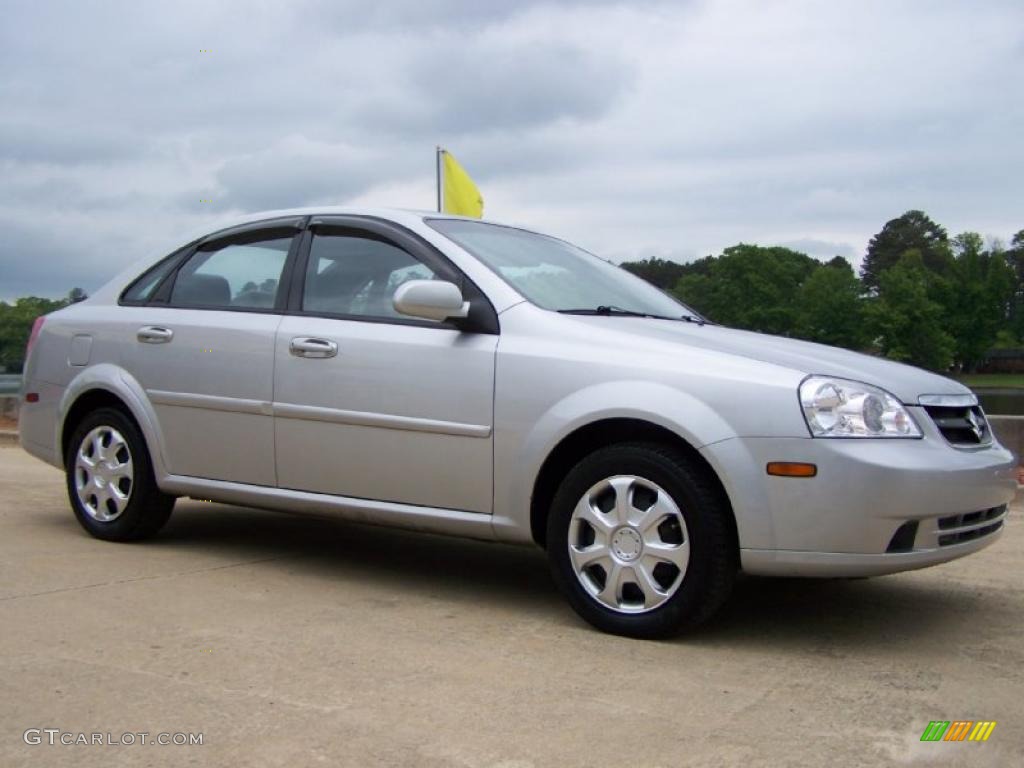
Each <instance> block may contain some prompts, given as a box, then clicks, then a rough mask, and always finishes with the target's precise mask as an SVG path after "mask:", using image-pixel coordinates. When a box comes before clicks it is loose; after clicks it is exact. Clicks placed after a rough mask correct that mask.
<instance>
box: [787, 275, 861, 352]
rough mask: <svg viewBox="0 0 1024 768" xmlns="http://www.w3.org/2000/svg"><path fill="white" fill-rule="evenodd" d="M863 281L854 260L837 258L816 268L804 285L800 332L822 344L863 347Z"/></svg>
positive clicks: (798, 330) (797, 331) (801, 295)
mask: <svg viewBox="0 0 1024 768" xmlns="http://www.w3.org/2000/svg"><path fill="white" fill-rule="evenodd" d="M861 291H862V288H861V284H860V281H859V280H857V276H856V275H855V274H854V273H853V267H851V266H850V263H849V262H848V261H846V259H843V258H841V257H838V256H837V257H836V258H835V259H833V260H832V261H830V262H828V263H827V264H823V265H822V266H820V267H817V268H815V270H814V271H813V272H812V273H811V275H810V277H808V278H807V280H806V281H804V284H803V285H802V286H800V292H799V295H798V301H797V304H798V307H799V311H798V314H797V326H796V335H798V336H800V337H801V338H804V339H809V340H810V341H818V342H821V343H822V344H832V345H833V346H837V347H847V348H848V349H860V348H862V347H864V346H865V345H866V343H867V338H866V335H865V332H864V306H863V305H864V302H863V300H862V299H861Z"/></svg>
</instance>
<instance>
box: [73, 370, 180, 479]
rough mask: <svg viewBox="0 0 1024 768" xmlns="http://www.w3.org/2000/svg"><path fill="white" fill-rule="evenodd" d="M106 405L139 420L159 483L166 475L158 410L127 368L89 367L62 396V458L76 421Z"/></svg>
mask: <svg viewBox="0 0 1024 768" xmlns="http://www.w3.org/2000/svg"><path fill="white" fill-rule="evenodd" d="M104 406H107V407H114V408H118V409H120V410H122V411H124V412H125V414H126V415H127V416H128V417H129V418H130V419H131V420H132V421H133V422H134V423H135V426H137V427H138V428H139V431H140V432H141V433H142V437H143V440H145V443H146V449H147V450H148V451H149V457H150V462H151V463H152V465H153V472H154V475H155V476H156V479H157V482H158V483H159V482H160V480H161V478H163V477H164V476H166V474H167V471H166V464H165V460H164V456H165V454H164V450H163V442H162V440H161V439H160V433H159V431H158V430H157V428H156V424H157V422H156V414H155V413H154V412H153V407H152V405H151V404H150V403H149V400H148V398H147V397H146V395H145V391H144V390H143V389H142V386H141V385H140V384H139V383H138V382H137V381H136V380H135V379H134V378H133V377H132V376H131V375H130V374H128V373H127V372H126V371H124V370H123V369H121V368H118V367H117V366H114V365H110V364H106V363H105V364H101V365H97V366H93V367H91V368H87V369H86V370H84V371H83V372H82V373H80V374H79V375H78V376H77V377H76V378H75V379H73V380H72V381H71V383H70V384H69V385H68V387H67V389H66V390H65V392H64V395H63V397H62V398H61V401H60V405H59V407H58V418H57V424H56V431H57V434H56V435H55V436H54V437H55V440H54V443H55V445H56V446H57V448H58V449H59V450H60V457H61V462H62V463H63V461H64V457H65V456H66V454H67V445H68V440H70V438H71V434H72V432H74V429H75V425H76V424H77V423H78V422H79V421H80V420H81V418H82V417H83V416H84V415H85V414H86V413H88V412H90V411H92V410H95V409H96V408H102V407H104Z"/></svg>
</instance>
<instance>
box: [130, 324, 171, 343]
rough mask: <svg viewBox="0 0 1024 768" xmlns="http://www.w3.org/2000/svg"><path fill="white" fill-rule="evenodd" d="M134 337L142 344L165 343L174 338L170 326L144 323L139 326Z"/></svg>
mask: <svg viewBox="0 0 1024 768" xmlns="http://www.w3.org/2000/svg"><path fill="white" fill-rule="evenodd" d="M135 338H137V339H138V340H139V341H141V342H142V343H143V344H166V343H167V342H168V341H170V340H171V339H173V338H174V331H172V330H171V329H170V328H163V327H161V326H159V325H146V326H143V327H142V328H139V332H138V333H136V334H135Z"/></svg>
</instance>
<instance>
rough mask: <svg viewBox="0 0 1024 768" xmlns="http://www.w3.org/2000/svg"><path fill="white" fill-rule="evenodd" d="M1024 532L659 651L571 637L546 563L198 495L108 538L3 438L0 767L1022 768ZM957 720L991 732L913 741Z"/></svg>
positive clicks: (795, 593) (755, 591)
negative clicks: (78, 518)
mask: <svg viewBox="0 0 1024 768" xmlns="http://www.w3.org/2000/svg"><path fill="white" fill-rule="evenodd" d="M1021 517H1022V515H1021V510H1020V508H1019V507H1015V508H1014V510H1013V512H1012V514H1011V515H1010V520H1009V525H1008V530H1007V532H1006V534H1005V535H1004V536H1003V538H1002V540H1001V541H999V542H998V543H997V544H995V545H994V546H992V547H990V548H989V549H987V550H985V551H984V552H982V553H980V554H978V555H976V556H974V557H971V558H967V559H965V560H961V561H959V562H956V563H952V564H949V565H946V566H940V567H938V568H934V569H930V570H925V571H919V572H915V573H909V574H903V575H899V576H891V577H884V578H878V579H871V580H865V581H823V582H813V581H806V582H802V581H795V580H794V581H773V580H760V579H746V580H743V581H742V582H741V583H740V584H739V585H738V586H737V589H736V593H735V595H734V597H733V600H732V601H731V602H730V603H729V605H728V606H727V607H726V610H725V611H724V613H723V614H722V615H721V616H720V617H718V619H717V620H715V621H714V622H713V623H712V624H711V625H710V626H708V627H707V628H706V629H704V630H702V631H700V632H698V633H695V634H692V635H690V636H687V637H682V638H678V639H676V640H673V641H671V642H640V641H635V640H626V639H622V638H616V637H610V636H607V635H602V634H599V633H597V632H596V631H593V630H591V629H590V628H588V627H587V626H585V625H583V624H582V623H581V622H580V621H579V620H577V619H576V617H575V616H574V615H573V614H572V612H571V611H570V610H569V608H568V607H567V606H566V605H565V604H564V602H563V601H562V599H561V598H560V597H559V596H558V594H557V593H556V592H555V590H554V588H553V586H552V583H551V581H550V579H549V577H548V574H547V570H546V566H545V561H544V557H543V555H542V553H541V552H539V551H534V550H530V549H516V548H509V547H503V546H499V545H492V544H485V543H478V542H469V541H460V540H455V539H445V538H440V537H434V536H427V535H416V534H411V533H404V532H398V531H389V530H385V529H375V528H370V527H362V526H356V525H349V524H342V523H337V522H334V521H326V520H320V519H310V518H303V517H297V516H290V515H284V514H276V513H269V512H262V511H257V510H251V509H240V508H232V507H227V506H222V505H218V504H210V503H201V502H195V501H189V500H182V501H179V503H178V506H177V508H176V510H175V513H174V515H173V516H172V518H171V522H170V523H169V524H168V527H167V528H166V529H165V531H164V533H163V534H162V535H161V536H160V537H159V538H157V539H155V540H154V541H151V542H147V543H143V544H132V545H125V544H110V543H105V542H101V541H97V540H95V539H92V538H90V537H88V536H87V535H86V534H85V533H84V531H83V530H82V529H81V528H80V527H79V526H78V524H77V523H76V522H75V521H74V519H73V517H72V514H71V512H70V510H69V508H68V506H67V502H66V499H65V497H64V488H63V482H62V477H61V475H60V474H59V473H58V472H57V471H56V470H54V469H51V468H49V467H47V466H45V465H43V464H41V463H40V462H38V461H36V460H34V459H32V458H31V457H29V456H27V455H26V454H25V453H23V452H22V451H21V450H20V449H18V448H16V447H12V446H3V445H0V627H2V632H0V663H2V670H0V723H2V729H0V765H3V766H22V765H24V766H28V765H33V766H34V765H48V766H49V765H76V766H120V765H154V766H163V765H168V766H171V765H174V766H178V765H191V764H196V765H204V766H207V765H225V766H243V765H244V766H247V767H248V766H289V768H291V767H292V766H305V765H318V764H324V765H331V766H360V767H364V766H373V765H389V766H392V765H394V766H405V765H408V766H417V767H418V768H430V767H431V766H495V767H498V766H500V767H502V768H528V767H530V766H548V765H551V766H560V767H563V766H603V765H631V766H632V765H635V766H682V765H695V766H705V765H706V766H728V765H743V766H787V765H794V766H795V765H801V766H802V765H808V766H811V765H813V766H821V765H825V764H828V765H830V766H836V767H838V766H864V765H885V764H892V765H979V766H1006V765H1014V764H1016V765H1019V764H1021V762H1022V760H1024V704H1022V699H1021V691H1024V672H1022V662H1024V633H1022V629H1024V588H1022V584H1024V547H1022V545H1024V530H1022V525H1021V523H1022V521H1021ZM957 719H986V720H996V721H997V722H998V725H997V727H996V728H995V730H994V731H993V733H992V736H991V738H990V739H989V741H988V742H986V743H980V744H979V743H942V742H940V743H921V742H920V741H919V739H920V736H921V733H922V731H923V730H924V729H925V726H926V725H927V724H928V722H929V721H930V720H957ZM29 728H38V729H43V728H58V729H60V730H61V731H63V732H67V733H77V732H85V733H92V732H101V733H106V732H111V733H112V734H113V736H114V737H115V738H116V737H118V736H119V735H120V734H122V733H124V732H134V733H139V732H148V733H151V734H156V733H158V732H169V733H173V732H193V733H200V732H201V733H202V734H203V744H202V745H201V746H196V745H193V746H174V745H167V746H158V745H148V744H147V745H146V746H142V745H139V744H135V745H132V746H125V745H120V746H116V745H109V746H100V745H89V746H86V745H71V746H61V745H54V746H49V745H47V744H46V743H45V742H44V743H43V744H39V745H27V744H25V743H24V741H23V733H24V731H25V730H26V729H29Z"/></svg>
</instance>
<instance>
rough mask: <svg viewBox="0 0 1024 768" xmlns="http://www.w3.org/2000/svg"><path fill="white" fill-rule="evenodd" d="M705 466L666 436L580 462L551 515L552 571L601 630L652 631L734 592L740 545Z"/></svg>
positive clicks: (685, 620) (692, 620) (698, 618)
mask: <svg viewBox="0 0 1024 768" xmlns="http://www.w3.org/2000/svg"><path fill="white" fill-rule="evenodd" d="M731 515H732V512H731V510H730V508H729V506H728V502H727V501H726V500H725V498H724V497H723V494H722V492H721V490H720V488H719V487H718V485H717V483H716V482H715V481H714V478H713V477H711V476H710V473H709V471H708V470H707V468H706V467H704V466H702V465H700V464H699V463H698V462H697V461H695V460H694V459H692V458H691V457H689V456H687V455H686V454H685V453H682V452H681V451H678V450H676V449H674V448H671V447H669V446H665V445H660V444H657V443H623V444H620V445H613V446H610V447H607V448H602V449H600V450H598V451H596V452H594V453H592V454H591V455H590V456H587V457H586V458H585V459H583V460H582V461H581V462H580V463H579V464H577V465H576V466H575V467H574V468H573V469H572V470H571V471H570V472H569V474H568V475H567V476H566V477H565V480H563V481H562V484H561V486H560V487H559V489H558V492H557V493H556V494H555V498H554V501H553V503H552V506H551V511H550V514H549V516H548V524H547V550H548V560H549V562H550V565H551V570H552V574H553V576H554V579H555V582H556V583H557V584H558V586H559V588H560V589H561V591H562V593H563V594H564V595H565V596H566V598H567V599H568V601H569V604H570V605H571V606H572V607H573V609H574V610H575V611H576V612H577V613H578V614H579V615H580V616H581V617H582V618H584V619H585V620H586V621H588V622H590V623H591V624H592V625H594V626H595V627H597V628H598V629H601V630H603V631H605V632H611V633H613V634H618V635H627V636H630V637H640V638H655V637H663V636H666V635H670V634H674V633H676V632H679V631H681V630H683V629H688V628H692V627H695V626H697V625H698V624H700V623H701V622H703V621H705V620H706V619H708V618H709V617H710V616H711V615H712V614H713V613H714V612H715V611H716V610H717V609H718V608H719V606H721V605H722V603H724V602H725V600H726V599H727V598H728V596H729V594H730V592H731V590H732V584H733V581H734V579H735V576H736V571H737V548H736V541H735V535H734V533H733V530H734V529H733V527H732V519H731Z"/></svg>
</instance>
